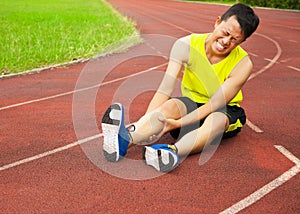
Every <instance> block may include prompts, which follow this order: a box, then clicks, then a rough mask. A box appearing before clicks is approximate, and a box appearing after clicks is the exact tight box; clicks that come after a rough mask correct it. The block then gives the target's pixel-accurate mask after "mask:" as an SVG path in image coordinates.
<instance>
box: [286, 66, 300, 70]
mask: <svg viewBox="0 0 300 214" xmlns="http://www.w3.org/2000/svg"><path fill="white" fill-rule="evenodd" d="M287 67H288V68H290V69H293V70H295V71H300V69H299V68H296V67H293V66H287Z"/></svg>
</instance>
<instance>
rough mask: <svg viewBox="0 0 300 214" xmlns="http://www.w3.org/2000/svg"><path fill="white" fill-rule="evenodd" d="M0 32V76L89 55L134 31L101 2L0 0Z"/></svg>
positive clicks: (133, 28) (101, 51) (99, 0)
mask: <svg viewBox="0 0 300 214" xmlns="http://www.w3.org/2000/svg"><path fill="white" fill-rule="evenodd" d="M0 31H1V36H0V75H4V74H11V73H18V72H22V71H25V70H29V69H33V68H38V67H43V66H49V65H51V64H59V63H64V62H69V61H73V60H76V59H80V58H90V57H93V56H95V55H99V54H101V53H103V52H105V51H108V50H107V49H108V48H109V47H110V45H112V44H114V43H116V42H118V41H120V40H124V39H126V38H128V37H130V36H133V35H137V32H136V29H135V23H134V22H132V21H131V20H128V19H127V18H126V17H123V16H121V15H120V14H119V13H117V12H116V11H115V10H114V9H113V8H112V7H111V6H110V5H109V4H108V3H106V2H104V1H102V0H85V1H82V0H60V1H53V0H14V1H11V0H0ZM135 38H138V37H135Z"/></svg>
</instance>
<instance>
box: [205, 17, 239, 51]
mask: <svg viewBox="0 0 300 214" xmlns="http://www.w3.org/2000/svg"><path fill="white" fill-rule="evenodd" d="M211 38H212V50H213V51H214V52H215V54H216V55H227V54H228V53H229V52H230V51H231V50H232V49H234V48H235V47H236V46H238V45H239V44H241V43H242V42H243V41H244V35H243V32H242V30H241V27H240V24H239V23H238V21H237V19H236V17H235V16H231V17H230V18H228V19H227V20H223V21H221V18H220V17H218V19H217V21H216V23H215V29H214V31H213V33H212V37H211Z"/></svg>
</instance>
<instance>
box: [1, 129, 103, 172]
mask: <svg viewBox="0 0 300 214" xmlns="http://www.w3.org/2000/svg"><path fill="white" fill-rule="evenodd" d="M101 136H103V134H97V135H94V136H91V137H87V138H84V139H81V140H78V141H76V142H74V143H70V144H68V145H65V146H62V147H59V148H56V149H53V150H51V151H47V152H44V153H41V154H38V155H35V156H32V157H29V158H25V159H23V160H19V161H16V162H14V163H11V164H7V165H4V166H1V167H0V171H3V170H6V169H10V168H13V167H16V166H19V165H22V164H25V163H28V162H31V161H34V160H38V159H41V158H43V157H46V156H49V155H52V154H55V153H58V152H61V151H64V150H67V149H70V148H72V147H74V146H77V145H80V144H83V143H86V142H89V141H91V140H95V139H97V138H100V137H101Z"/></svg>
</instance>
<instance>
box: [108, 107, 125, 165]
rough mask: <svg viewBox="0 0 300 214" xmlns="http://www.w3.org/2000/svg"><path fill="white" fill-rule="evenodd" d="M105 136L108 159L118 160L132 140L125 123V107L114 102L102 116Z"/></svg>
mask: <svg viewBox="0 0 300 214" xmlns="http://www.w3.org/2000/svg"><path fill="white" fill-rule="evenodd" d="M102 131H103V136H104V141H103V152H104V157H105V158H106V160H108V161H111V162H116V161H118V160H120V158H121V157H123V156H125V155H126V153H127V149H128V144H129V142H130V134H129V132H128V130H127V129H126V127H125V124H124V107H123V106H122V105H121V104H119V103H114V104H112V105H111V106H110V107H109V108H108V109H107V110H106V112H105V113H104V116H103V118H102Z"/></svg>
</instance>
